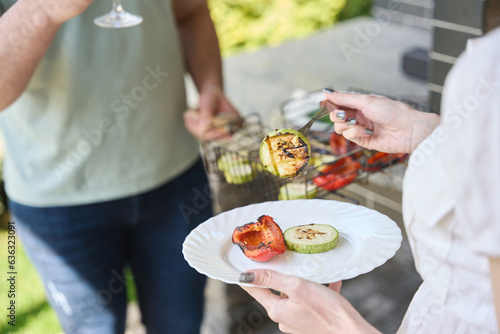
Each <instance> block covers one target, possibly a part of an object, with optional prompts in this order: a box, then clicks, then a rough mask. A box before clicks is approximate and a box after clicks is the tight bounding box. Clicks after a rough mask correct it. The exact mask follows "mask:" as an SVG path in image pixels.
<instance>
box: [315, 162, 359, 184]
mask: <svg viewBox="0 0 500 334" xmlns="http://www.w3.org/2000/svg"><path fill="white" fill-rule="evenodd" d="M358 169H360V164H359V162H357V161H354V160H352V158H351V157H344V158H342V159H339V160H337V161H335V162H334V163H333V164H330V165H328V166H327V167H325V168H324V169H322V170H321V172H320V173H319V174H318V175H317V176H315V177H314V178H313V182H314V183H315V184H316V185H317V186H318V187H321V188H323V189H325V190H329V191H333V190H337V189H340V188H343V187H345V186H347V185H348V184H349V183H351V182H353V181H354V180H355V179H356V176H357V175H358Z"/></svg>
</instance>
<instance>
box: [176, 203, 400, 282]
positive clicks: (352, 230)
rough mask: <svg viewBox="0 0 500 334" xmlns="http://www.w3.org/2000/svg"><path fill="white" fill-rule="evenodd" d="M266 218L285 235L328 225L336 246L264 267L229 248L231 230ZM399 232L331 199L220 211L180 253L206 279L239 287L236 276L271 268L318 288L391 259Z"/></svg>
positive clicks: (373, 214) (382, 219)
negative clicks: (332, 229) (294, 229)
mask: <svg viewBox="0 0 500 334" xmlns="http://www.w3.org/2000/svg"><path fill="white" fill-rule="evenodd" d="M261 215H269V216H271V217H273V218H274V221H275V222H276V223H277V224H278V225H279V226H280V227H281V229H282V230H283V231H285V230H286V229H287V228H289V227H293V226H297V225H304V224H312V223H316V224H329V225H332V226H333V227H335V228H336V229H337V230H338V231H339V233H340V239H339V242H338V244H337V246H336V247H335V248H334V249H332V250H330V251H328V252H324V253H319V254H298V253H295V252H292V251H288V250H287V251H285V253H283V254H281V255H278V256H275V257H274V258H273V259H271V260H270V261H268V262H264V263H261V262H255V261H252V260H250V259H248V258H247V257H246V256H245V255H244V254H243V252H242V251H241V249H240V248H239V247H238V246H237V245H235V244H233V243H232V241H231V237H232V234H233V231H234V229H235V228H236V227H237V226H241V225H244V224H247V223H250V222H255V221H257V218H259V217H260V216H261ZM401 240H402V236H401V230H400V229H399V227H398V226H397V225H396V223H395V222H394V221H392V220H391V219H390V218H389V217H387V216H385V215H383V214H381V213H379V212H377V211H374V210H371V209H368V208H366V207H363V206H359V205H354V204H350V203H344V202H338V201H333V200H321V199H308V200H293V201H275V202H264V203H259V204H252V205H248V206H245V207H241V208H237V209H234V210H231V211H227V212H224V213H222V214H220V215H218V216H215V217H213V218H210V219H209V220H207V221H206V222H204V223H203V224H201V225H199V226H198V227H197V228H195V229H194V230H193V231H192V232H191V233H190V234H189V235H188V236H187V238H186V240H185V241H184V244H183V249H182V252H183V253H184V258H185V259H186V261H187V262H188V263H189V265H190V266H191V267H193V268H195V269H196V270H197V271H199V272H200V273H202V274H205V275H207V276H208V277H211V278H214V279H218V280H221V281H223V282H226V283H231V284H240V283H239V282H238V278H239V276H240V273H242V272H244V271H246V270H249V269H257V268H268V269H274V270H277V271H280V272H283V273H287V274H290V275H294V276H298V277H302V278H305V279H308V280H311V281H314V282H317V283H331V282H336V281H339V280H346V279H350V278H353V277H356V276H358V275H360V274H364V273H367V272H369V271H371V270H373V269H374V268H376V267H378V266H380V265H382V264H383V263H385V262H386V261H387V260H388V259H390V258H391V257H392V256H394V254H395V253H396V251H397V250H398V249H399V247H400V245H401Z"/></svg>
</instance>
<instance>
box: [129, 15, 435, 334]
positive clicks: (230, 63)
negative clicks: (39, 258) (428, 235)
mask: <svg viewBox="0 0 500 334" xmlns="http://www.w3.org/2000/svg"><path fill="white" fill-rule="evenodd" d="M429 44H430V33H429V32H428V31H426V30H420V29H417V28H412V27H407V26H401V25H397V24H388V23H386V22H378V21H376V20H374V19H371V18H360V19H355V20H350V21H348V22H345V23H342V24H339V25H337V26H335V27H334V28H331V29H328V30H325V31H323V32H320V33H318V34H316V35H314V36H312V37H309V38H307V39H304V40H300V41H294V42H289V43H286V44H284V45H282V46H280V47H277V48H268V49H263V50H260V51H258V52H256V53H252V54H243V55H237V56H233V57H231V58H228V59H225V60H224V70H225V84H226V90H227V93H228V95H229V97H230V98H231V99H232V101H233V102H234V103H235V105H236V106H237V107H238V108H239V109H240V110H241V111H242V112H243V113H244V114H247V113H250V112H259V113H260V114H262V116H263V119H264V122H265V125H266V126H267V127H270V128H273V127H277V126H279V125H281V119H280V118H279V113H278V106H279V104H280V102H282V101H283V100H285V99H287V98H289V97H290V96H291V94H292V93H294V92H295V93H297V92H299V91H312V90H317V89H321V88H323V87H332V88H336V89H347V88H349V87H358V88H363V89H366V90H370V91H373V92H379V93H383V94H388V95H392V96H398V97H402V98H407V99H411V100H414V101H417V102H423V101H426V99H427V91H426V84H425V83H424V82H422V81H419V80H415V79H411V78H409V77H407V76H406V75H405V74H404V73H403V72H402V70H401V59H402V55H403V53H404V52H405V51H407V50H408V49H410V48H412V47H415V46H423V47H427V46H428V45H429ZM191 90H192V89H191ZM400 176H401V171H399V172H397V173H396V175H395V176H394V175H390V176H387V175H385V174H384V175H381V176H379V177H375V178H374V179H373V182H371V181H370V182H371V183H370V185H369V187H372V186H373V184H376V183H378V184H379V185H387V184H392V186H391V187H390V188H391V189H382V188H380V187H379V188H374V189H372V190H373V192H367V191H366V189H365V188H363V187H359V186H358V187H356V186H355V187H353V188H352V189H351V190H352V191H353V193H352V195H353V196H354V197H359V199H360V200H361V202H362V203H363V204H367V205H368V206H370V207H373V208H375V209H377V210H380V211H383V212H384V213H386V214H388V215H389V216H390V217H391V218H393V219H394V220H396V221H397V222H398V224H400V225H401V215H400V205H399V203H398V202H399V199H400V192H399V191H398V188H400V183H399V182H400ZM385 179H386V181H387V180H390V181H391V182H386V181H384V180H385ZM380 180H382V182H380ZM360 189H361V190H360ZM394 189H396V190H394ZM380 193H384V197H383V199H384V201H385V204H386V205H388V206H384V205H380V204H377V199H376V197H377V196H379V194H380ZM367 194H368V195H367ZM367 197H368V200H366V198H367ZM401 226H402V225H401ZM419 284H420V279H419V277H418V275H417V274H416V272H415V270H414V265H413V260H412V257H411V253H410V250H409V247H408V243H407V241H406V239H405V240H404V241H403V245H402V247H401V249H400V250H399V251H398V253H397V254H396V256H394V258H393V259H391V260H390V261H389V262H387V263H386V264H385V265H383V266H381V267H379V268H377V269H375V270H373V271H372V272H370V273H368V274H365V275H362V276H360V277H358V278H355V279H352V280H348V281H345V282H344V286H343V289H342V294H343V295H344V296H345V297H346V298H347V299H348V300H349V301H351V302H352V303H353V304H354V306H355V307H356V308H357V309H358V310H359V311H360V312H361V313H362V315H363V316H364V317H365V318H366V319H367V320H368V321H369V322H370V323H372V324H373V325H375V326H376V327H377V328H378V329H379V330H381V331H382V332H384V333H395V332H396V330H397V328H398V326H399V323H400V322H401V319H402V317H403V315H404V312H405V310H406V307H407V305H408V303H409V302H410V300H411V296H412V295H413V293H414V292H415V290H416V289H417V288H418V285H419ZM206 294H207V301H206V305H207V307H206V309H207V317H206V319H205V323H204V327H203V330H202V333H203V334H226V333H238V334H247V333H248V334H250V333H254V334H276V333H279V331H278V329H277V326H276V325H275V324H273V323H271V322H269V321H268V320H267V317H266V315H265V312H264V311H263V309H262V308H260V307H259V306H258V305H256V304H255V303H254V302H253V301H252V300H251V299H249V298H247V297H246V294H245V293H244V292H242V291H241V289H239V287H237V286H227V285H226V284H223V283H220V282H218V281H209V284H208V286H207V290H206ZM130 311H131V314H132V317H135V319H136V320H137V319H138V311H137V310H136V308H135V307H134V306H131V307H130ZM229 311H230V312H229ZM129 328H130V331H129V333H130V334H132V333H133V334H140V333H143V332H141V330H142V329H141V328H140V326H139V325H138V324H137V321H131V324H130V326H129Z"/></svg>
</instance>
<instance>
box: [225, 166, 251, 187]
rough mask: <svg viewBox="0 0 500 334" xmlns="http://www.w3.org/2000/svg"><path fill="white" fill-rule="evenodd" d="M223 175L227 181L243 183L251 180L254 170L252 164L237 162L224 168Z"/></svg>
mask: <svg viewBox="0 0 500 334" xmlns="http://www.w3.org/2000/svg"><path fill="white" fill-rule="evenodd" d="M224 177H225V178H226V182H227V183H231V184H243V183H248V182H250V181H252V180H253V178H254V172H253V170H252V166H251V165H250V164H247V163H239V164H235V165H231V166H229V167H227V168H226V171H225V172H224Z"/></svg>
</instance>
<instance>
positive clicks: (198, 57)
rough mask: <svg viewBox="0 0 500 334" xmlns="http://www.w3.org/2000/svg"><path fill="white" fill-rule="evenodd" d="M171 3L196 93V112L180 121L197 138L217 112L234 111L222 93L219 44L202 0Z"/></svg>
mask: <svg viewBox="0 0 500 334" xmlns="http://www.w3.org/2000/svg"><path fill="white" fill-rule="evenodd" d="M173 4H174V11H175V16H176V19H177V25H178V27H179V36H180V40H181V45H182V49H183V51H184V55H185V59H186V65H187V68H188V71H189V72H190V74H191V76H192V77H193V81H194V83H195V85H196V88H197V89H198V92H199V94H200V102H199V110H198V112H194V111H193V110H190V111H188V112H186V113H185V115H184V120H185V123H186V127H187V129H188V130H189V131H190V132H191V133H193V134H194V135H195V136H197V137H199V138H200V137H201V136H202V134H203V132H204V131H205V130H206V129H207V127H209V126H210V123H211V119H212V117H213V116H214V115H216V114H217V113H218V112H221V111H224V112H230V113H237V112H236V110H235V109H234V107H233V106H232V105H231V103H230V102H229V101H228V100H227V99H226V97H225V96H224V93H223V83H222V61H221V56H220V51H219V43H218V40H217V35H216V33H215V28H214V25H213V23H212V20H211V18H210V12H209V10H208V6H207V3H206V1H205V0H174V2H173Z"/></svg>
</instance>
